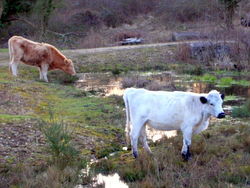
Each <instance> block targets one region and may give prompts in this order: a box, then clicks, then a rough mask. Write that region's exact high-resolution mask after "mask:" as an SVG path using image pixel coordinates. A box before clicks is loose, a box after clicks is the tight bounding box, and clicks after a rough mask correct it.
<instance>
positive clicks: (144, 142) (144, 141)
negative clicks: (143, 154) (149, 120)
mask: <svg viewBox="0 0 250 188" xmlns="http://www.w3.org/2000/svg"><path fill="white" fill-rule="evenodd" d="M140 140H141V143H142V145H143V148H144V149H145V150H146V151H147V152H148V153H152V151H151V149H150V148H149V145H148V142H147V135H146V125H145V126H143V127H142V129H141V137H140Z"/></svg>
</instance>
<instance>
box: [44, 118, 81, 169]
mask: <svg viewBox="0 0 250 188" xmlns="http://www.w3.org/2000/svg"><path fill="white" fill-rule="evenodd" d="M44 123H45V126H44V127H43V133H44V135H45V139H46V142H47V145H48V146H47V147H48V151H49V153H50V154H51V156H52V162H53V163H55V164H56V165H58V166H59V167H60V168H62V169H63V168H65V167H66V166H68V165H70V164H73V163H74V162H75V161H76V160H77V158H78V155H79V152H78V151H77V150H76V149H75V148H74V147H73V144H72V138H73V137H72V135H71V134H72V133H71V132H69V130H68V127H67V126H66V125H65V124H64V123H63V122H61V123H57V122H55V121H54V120H52V121H51V122H49V123H48V122H44Z"/></svg>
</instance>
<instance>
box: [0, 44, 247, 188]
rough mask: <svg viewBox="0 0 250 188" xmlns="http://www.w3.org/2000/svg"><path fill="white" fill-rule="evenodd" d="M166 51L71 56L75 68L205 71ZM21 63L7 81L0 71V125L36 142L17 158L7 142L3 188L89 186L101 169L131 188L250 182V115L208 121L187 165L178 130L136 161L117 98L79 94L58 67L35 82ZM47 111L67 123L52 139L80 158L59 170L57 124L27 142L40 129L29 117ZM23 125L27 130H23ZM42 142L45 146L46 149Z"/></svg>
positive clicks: (214, 79) (209, 78)
mask: <svg viewBox="0 0 250 188" xmlns="http://www.w3.org/2000/svg"><path fill="white" fill-rule="evenodd" d="M162 54H164V55H162ZM72 56H73V55H72ZM167 56H169V54H168V49H166V48H149V49H139V50H138V51H137V50H136V51H133V50H125V51H119V52H107V53H98V54H90V55H85V56H83V55H82V56H81V57H73V58H75V62H76V68H77V69H78V72H89V71H93V72H99V71H100V72H103V71H111V72H113V74H114V75H118V74H121V73H122V72H126V71H127V70H136V71H142V70H143V71H145V70H161V71H162V70H168V69H171V70H176V71H181V72H186V73H189V74H196V75H200V74H202V73H203V69H202V68H201V67H197V68H196V67H195V65H188V66H186V65H183V64H180V63H174V62H172V63H168V62H170V61H169V60H168V59H167V58H169V57H167ZM93 62H95V63H93ZM19 68H20V69H19V70H20V71H19V72H20V75H19V77H18V78H13V77H12V76H11V75H10V74H9V73H8V71H7V67H3V68H1V69H0V83H1V84H0V89H1V91H4V92H2V93H1V98H2V99H6V101H7V102H5V103H3V104H1V106H0V120H1V123H0V125H1V126H0V128H1V130H3V128H5V129H7V128H8V127H10V128H12V127H14V126H13V125H16V124H17V125H18V126H15V127H14V128H15V129H18V130H17V131H18V132H19V133H20V134H21V133H24V135H25V137H27V140H26V141H27V146H31V145H32V146H34V147H31V149H30V150H31V152H32V154H30V155H28V154H27V156H25V157H24V158H22V159H23V160H20V158H19V157H20V156H17V153H18V154H19V153H20V152H19V151H18V152H17V153H15V151H16V150H15V148H14V147H10V148H9V149H10V150H13V154H12V155H10V156H8V157H6V159H7V160H6V161H4V162H2V161H1V160H0V167H1V175H3V176H4V177H5V178H4V179H5V180H6V181H5V182H1V183H4V184H3V185H6V187H8V186H12V187H74V186H75V185H76V184H77V183H80V184H84V183H86V184H89V185H90V184H91V176H94V175H95V174H96V173H99V172H101V173H105V174H111V173H115V172H117V173H119V175H120V176H121V177H122V179H123V180H124V181H126V182H127V183H128V184H129V186H130V187H244V186H248V184H249V181H250V179H249V177H250V174H249V169H250V166H249V161H250V154H249V152H250V151H249V148H250V147H249V146H250V138H249V135H250V132H249V131H250V130H249V125H248V124H249V123H248V122H249V121H248V119H243V120H241V119H230V118H228V119H226V120H222V121H216V122H214V121H213V122H214V123H212V125H211V126H210V127H209V129H208V130H207V131H205V132H203V133H202V134H200V135H196V136H194V137H193V140H192V142H193V144H192V147H191V151H192V154H193V159H192V160H191V161H189V162H187V163H186V162H184V161H183V160H182V158H181V155H180V151H181V147H182V138H181V135H178V136H177V137H174V138H171V139H163V140H161V141H158V142H157V143H151V149H152V150H153V153H154V155H153V157H152V156H149V155H147V154H146V153H144V152H143V150H140V156H141V157H140V158H139V159H138V160H134V158H133V157H132V155H131V153H130V152H129V151H122V147H123V146H125V138H124V127H123V126H124V124H125V113H124V104H123V101H122V98H121V97H118V96H109V97H101V96H98V95H95V94H93V93H88V92H85V91H81V90H79V89H77V88H75V87H74V85H73V82H74V80H75V79H76V78H75V77H67V76H65V75H64V73H62V72H60V71H53V72H50V73H49V76H48V77H49V79H50V81H51V82H50V83H45V82H42V81H39V79H38V78H39V72H38V70H37V69H36V68H33V67H29V66H23V65H21V66H20V67H19ZM225 77H228V78H231V79H224V80H223V79H219V77H218V76H217V75H216V74H215V75H214V74H205V75H203V76H199V77H197V79H200V78H201V79H203V81H204V82H210V83H213V84H214V83H219V82H220V83H221V84H224V85H227V84H228V85H229V84H234V83H235V82H236V80H235V79H233V76H232V77H231V76H225ZM239 82H241V84H242V85H247V84H248V82H246V81H239ZM2 95H3V96H2ZM14 99H15V101H14ZM233 99H234V96H230V97H228V96H226V100H233ZM13 104H16V105H13ZM6 109H8V110H10V111H7V110H6ZM51 112H53V114H54V117H53V118H54V120H55V121H56V122H57V123H58V122H59V123H60V122H62V121H63V122H64V123H65V124H67V131H69V135H66V136H65V135H64V136H65V137H63V136H62V137H60V139H59V141H58V142H57V143H59V146H58V147H59V148H60V147H61V148H65V147H68V146H74V148H75V150H74V151H77V153H78V155H77V161H78V162H79V163H74V164H66V165H64V168H60V167H58V165H56V162H55V161H54V164H52V163H53V160H52V158H53V157H51V155H54V156H57V157H58V156H59V157H61V156H64V154H62V153H63V152H64V151H63V149H62V150H60V149H59V150H56V151H59V152H57V153H56V152H54V153H53V152H52V151H53V149H52V150H51V147H52V145H53V144H52V145H51V144H49V143H51V141H52V143H53V139H52V140H51V139H48V138H49V137H50V136H51V135H50V134H52V133H55V134H52V138H54V139H55V138H56V139H57V138H58V137H56V136H59V135H60V134H61V133H65V132H63V131H62V132H60V131H59V132H60V134H59V133H58V132H57V131H56V130H58V129H59V130H60V128H58V127H57V126H55V127H48V129H47V131H44V132H43V133H42V136H39V137H37V140H32V139H30V136H31V135H32V136H36V135H37V133H38V132H39V130H41V126H39V124H38V123H37V121H33V119H36V120H37V119H42V120H44V121H49V120H50V118H51ZM23 127H24V128H25V132H23V129H21V128H23ZM54 128H55V130H54ZM5 129H4V130H5ZM13 130H14V129H12V130H11V131H13ZM30 130H31V131H30ZM5 131H6V132H7V131H8V130H5ZM29 131H30V132H29ZM14 133H15V132H14ZM14 133H13V135H15V134H14ZM0 134H1V132H0ZM17 135H19V134H17ZM62 135H63V134H62ZM68 136H69V137H68ZM4 138H5V137H4ZM46 138H47V141H46ZM69 138H70V139H69ZM22 139H23V137H22ZM29 139H30V140H31V141H29ZM39 144H40V145H39ZM60 144H62V145H60ZM54 145H55V144H54ZM47 147H49V148H50V152H48V150H47V149H48V148H47ZM58 147H57V148H58ZM17 148H18V149H19V147H17ZM20 148H21V147H20ZM34 148H35V149H34ZM46 148H47V149H46ZM52 148H54V146H53V147H52ZM6 151H7V150H6ZM54 151H55V150H54ZM65 151H67V149H66V150H65ZM113 152H115V154H114V155H113V156H110V155H109V154H110V153H113ZM55 153H56V155H55ZM58 153H59V154H58ZM69 153H71V152H69ZM72 153H74V152H72ZM22 154H23V153H22ZM57 154H58V155H57ZM66 154H67V152H66ZM23 155H24V154H23ZM66 156H67V155H66ZM1 157H2V156H1ZM91 157H95V158H98V159H100V160H99V162H98V163H94V164H92V165H91V170H90V176H84V177H81V178H79V177H80V176H79V175H81V173H80V169H82V168H84V167H85V166H86V160H87V159H88V158H91ZM54 158H56V157H54ZM62 158H63V157H62ZM104 158H107V159H104ZM1 159H5V158H4V157H3V158H1ZM59 166H60V165H59ZM197 177H198V178H197Z"/></svg>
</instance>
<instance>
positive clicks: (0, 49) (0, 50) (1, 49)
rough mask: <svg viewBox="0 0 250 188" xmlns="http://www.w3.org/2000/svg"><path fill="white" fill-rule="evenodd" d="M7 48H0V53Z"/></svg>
mask: <svg viewBox="0 0 250 188" xmlns="http://www.w3.org/2000/svg"><path fill="white" fill-rule="evenodd" d="M8 51H9V50H8V48H0V53H1V52H8Z"/></svg>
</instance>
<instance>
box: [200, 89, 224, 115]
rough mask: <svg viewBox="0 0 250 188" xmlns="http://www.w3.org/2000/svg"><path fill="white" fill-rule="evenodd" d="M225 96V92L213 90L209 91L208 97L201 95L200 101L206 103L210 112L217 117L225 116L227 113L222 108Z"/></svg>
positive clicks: (206, 108)
mask: <svg viewBox="0 0 250 188" xmlns="http://www.w3.org/2000/svg"><path fill="white" fill-rule="evenodd" d="M224 97H225V96H224V94H220V93H219V92H218V91H216V90H212V91H210V92H209V93H208V95H207V97H200V101H201V103H202V104H204V105H206V107H205V110H206V112H207V113H208V114H210V115H212V116H214V117H217V118H224V117H225V113H224V111H223V109H222V103H223V99H224Z"/></svg>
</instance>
